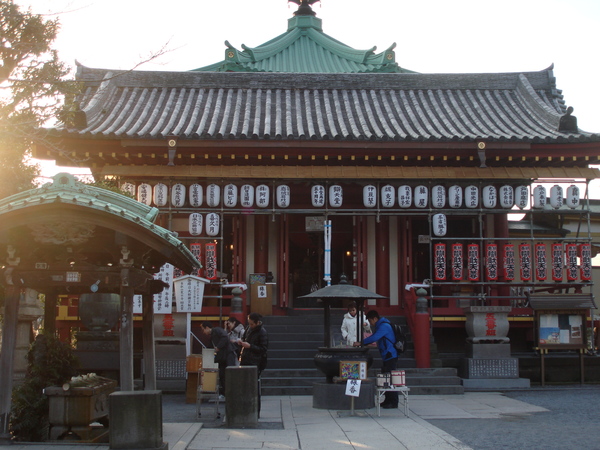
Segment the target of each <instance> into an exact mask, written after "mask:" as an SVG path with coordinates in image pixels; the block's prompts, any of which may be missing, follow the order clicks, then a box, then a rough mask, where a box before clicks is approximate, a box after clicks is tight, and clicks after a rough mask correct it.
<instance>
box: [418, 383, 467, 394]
mask: <svg viewBox="0 0 600 450" xmlns="http://www.w3.org/2000/svg"><path fill="white" fill-rule="evenodd" d="M409 387H410V395H462V394H464V393H465V389H464V387H463V386H462V385H461V386H448V385H444V386H414V387H413V386H409Z"/></svg>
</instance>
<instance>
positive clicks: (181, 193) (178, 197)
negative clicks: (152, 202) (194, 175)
mask: <svg viewBox="0 0 600 450" xmlns="http://www.w3.org/2000/svg"><path fill="white" fill-rule="evenodd" d="M184 204H185V186H184V185H183V184H179V183H177V184H174V185H173V186H172V187H171V205H173V206H174V207H175V208H181V207H182V206H183V205H184Z"/></svg>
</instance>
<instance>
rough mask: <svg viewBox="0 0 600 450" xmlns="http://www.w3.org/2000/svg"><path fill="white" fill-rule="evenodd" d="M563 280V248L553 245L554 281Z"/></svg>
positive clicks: (559, 245)
mask: <svg viewBox="0 0 600 450" xmlns="http://www.w3.org/2000/svg"><path fill="white" fill-rule="evenodd" d="M562 279H563V246H562V244H552V280H553V281H562Z"/></svg>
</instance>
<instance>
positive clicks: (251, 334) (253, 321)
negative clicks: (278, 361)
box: [238, 313, 269, 417]
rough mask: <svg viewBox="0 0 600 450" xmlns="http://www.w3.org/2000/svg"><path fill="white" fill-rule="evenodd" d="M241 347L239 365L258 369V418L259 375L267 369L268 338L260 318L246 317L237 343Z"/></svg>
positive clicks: (255, 316) (256, 316)
mask: <svg viewBox="0 0 600 450" xmlns="http://www.w3.org/2000/svg"><path fill="white" fill-rule="evenodd" d="M238 344H239V345H240V346H241V347H242V356H241V359H240V365H242V366H256V367H257V369H258V416H259V417H260V374H261V373H262V371H263V370H264V369H265V367H267V350H268V348H269V336H268V335H267V330H265V328H264V327H263V324H262V316H261V315H260V314H258V313H251V314H250V315H249V316H248V328H247V329H246V333H244V338H243V339H240V340H239V341H238Z"/></svg>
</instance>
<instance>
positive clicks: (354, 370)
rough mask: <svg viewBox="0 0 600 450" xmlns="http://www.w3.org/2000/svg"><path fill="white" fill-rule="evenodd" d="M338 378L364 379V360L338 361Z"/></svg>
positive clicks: (365, 372) (365, 376) (365, 370)
mask: <svg viewBox="0 0 600 450" xmlns="http://www.w3.org/2000/svg"><path fill="white" fill-rule="evenodd" d="M340 378H341V379H343V380H366V379H367V362H366V361H340Z"/></svg>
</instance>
